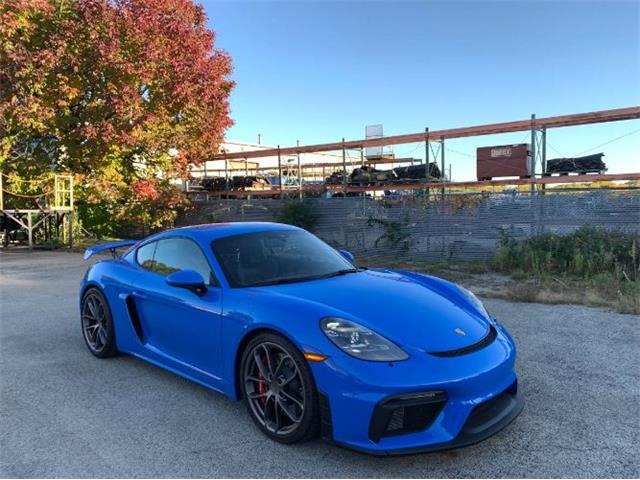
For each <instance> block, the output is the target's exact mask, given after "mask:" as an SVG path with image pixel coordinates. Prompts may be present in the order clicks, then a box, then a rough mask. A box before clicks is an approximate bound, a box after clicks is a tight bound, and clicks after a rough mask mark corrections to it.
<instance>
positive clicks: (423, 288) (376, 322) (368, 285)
mask: <svg viewBox="0 0 640 480" xmlns="http://www.w3.org/2000/svg"><path fill="white" fill-rule="evenodd" d="M261 290H262V291H263V292H265V291H267V292H268V293H270V294H273V295H277V296H279V297H280V296H284V297H289V298H290V299H299V300H304V301H309V302H314V303H316V304H320V305H324V306H326V307H329V308H330V309H331V310H333V312H334V313H328V315H341V316H343V317H344V318H346V319H350V320H355V321H357V322H359V323H361V324H362V325H365V326H367V327H369V328H371V329H372V330H374V331H376V332H378V333H380V334H382V335H384V336H385V337H387V338H389V339H390V340H392V341H394V342H396V343H398V344H399V345H401V346H405V347H413V348H417V349H420V350H424V351H442V350H450V349H457V348H462V347H465V346H468V345H471V344H473V343H476V342H478V341H479V340H481V339H482V338H483V337H484V336H485V335H487V333H488V329H489V322H488V320H487V319H486V317H485V316H484V314H483V313H481V312H479V311H478V310H477V309H476V308H475V307H474V306H473V305H472V304H471V302H470V301H469V300H468V299H467V298H466V296H465V295H464V294H463V293H462V291H461V290H460V289H459V288H458V287H457V286H455V285H454V284H452V283H449V282H446V281H444V280H441V279H438V278H435V277H430V276H426V275H420V274H412V273H399V272H392V271H387V270H364V271H360V272H357V273H350V274H347V275H342V276H338V277H333V278H328V279H323V280H314V281H308V282H300V283H294V284H288V285H277V286H270V287H263V288H261ZM265 293H266V292H265ZM336 311H337V312H336ZM318 320H320V319H318Z"/></svg>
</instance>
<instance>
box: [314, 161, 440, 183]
mask: <svg viewBox="0 0 640 480" xmlns="http://www.w3.org/2000/svg"><path fill="white" fill-rule="evenodd" d="M344 177H345V174H344V170H340V171H337V172H333V173H332V174H331V176H329V177H327V178H326V180H325V184H326V185H342V184H344V181H345V178H344ZM426 178H429V179H439V178H441V173H440V169H439V168H438V165H436V164H435V163H430V164H429V176H428V177H427V170H426V166H425V165H424V164H420V165H411V166H409V167H396V168H394V169H393V170H378V169H376V168H374V167H371V166H363V167H358V168H355V169H354V170H353V171H352V172H351V174H350V175H349V176H348V178H347V184H348V185H360V186H362V185H387V184H392V183H394V182H396V183H400V182H411V181H414V180H421V179H426Z"/></svg>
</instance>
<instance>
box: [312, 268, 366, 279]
mask: <svg viewBox="0 0 640 480" xmlns="http://www.w3.org/2000/svg"><path fill="white" fill-rule="evenodd" d="M359 271H360V270H359V269H357V268H345V269H344V270H337V271H335V272H331V273H327V274H326V275H321V276H320V277H319V278H331V277H339V276H340V275H346V274H348V273H356V272H359Z"/></svg>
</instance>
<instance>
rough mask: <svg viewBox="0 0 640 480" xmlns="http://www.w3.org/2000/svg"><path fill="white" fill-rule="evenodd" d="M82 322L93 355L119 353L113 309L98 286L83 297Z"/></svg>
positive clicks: (103, 356) (105, 356)
mask: <svg viewBox="0 0 640 480" xmlns="http://www.w3.org/2000/svg"><path fill="white" fill-rule="evenodd" d="M81 324H82V335H83V337H84V341H85V343H86V344H87V348H88V349H89V351H90V352H91V353H92V354H93V355H95V356H96V357H99V358H107V357H113V356H114V355H116V354H117V353H118V350H117V348H116V341H115V340H116V339H115V334H114V329H113V320H112V317H111V310H110V309H109V304H108V303H107V299H106V298H105V297H104V295H103V294H102V293H101V292H100V291H99V290H98V289H97V288H90V289H89V290H87V292H86V293H85V294H84V297H82V310H81Z"/></svg>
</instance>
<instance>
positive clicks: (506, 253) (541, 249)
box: [494, 226, 640, 282]
mask: <svg viewBox="0 0 640 480" xmlns="http://www.w3.org/2000/svg"><path fill="white" fill-rule="evenodd" d="M639 244H640V236H639V235H631V234H626V233H623V232H609V231H607V230H603V229H600V228H595V227H590V226H584V227H580V228H579V229H577V230H576V231H574V232H573V233H571V234H569V235H565V236H560V235H557V234H554V233H549V234H544V235H538V236H535V237H531V238H528V239H525V240H522V241H516V240H514V239H513V238H511V237H509V236H508V235H506V234H504V233H503V235H502V239H501V241H500V246H499V247H498V250H497V252H496V257H495V261H494V267H495V268H496V270H498V271H502V272H509V273H516V272H522V273H523V274H525V275H527V274H532V275H536V276H544V275H549V274H560V275H567V274H569V275H576V276H579V277H581V278H584V279H590V278H593V277H594V276H597V275H599V274H602V273H607V274H610V275H612V276H613V277H615V278H616V279H618V280H627V281H634V282H635V281H638V280H639V279H640V255H639V252H638V247H639Z"/></svg>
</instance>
